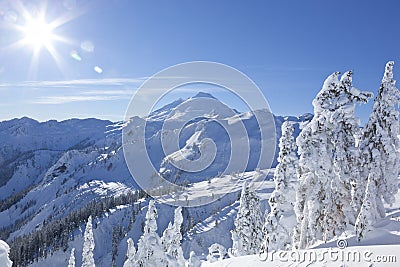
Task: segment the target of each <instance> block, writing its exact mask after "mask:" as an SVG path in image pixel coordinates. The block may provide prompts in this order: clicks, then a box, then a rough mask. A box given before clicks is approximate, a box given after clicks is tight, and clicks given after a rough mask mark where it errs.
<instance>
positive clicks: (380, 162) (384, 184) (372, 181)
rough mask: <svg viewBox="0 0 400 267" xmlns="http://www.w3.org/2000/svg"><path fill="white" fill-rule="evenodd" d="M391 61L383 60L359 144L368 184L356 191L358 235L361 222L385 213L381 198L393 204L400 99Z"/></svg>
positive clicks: (395, 188) (398, 155)
mask: <svg viewBox="0 0 400 267" xmlns="http://www.w3.org/2000/svg"><path fill="white" fill-rule="evenodd" d="M393 65H394V62H393V61H389V62H388V63H387V64H386V67H385V73H384V75H383V78H382V83H381V86H380V89H379V92H378V95H377V97H376V98H375V101H374V106H373V110H372V113H371V115H370V117H369V120H368V123H367V125H366V126H365V128H364V131H363V137H362V141H361V145H360V147H361V152H362V159H363V167H364V169H363V174H364V177H365V178H364V181H363V182H364V184H368V185H369V188H366V189H365V191H364V190H362V189H363V188H362V187H360V188H359V191H358V192H357V195H358V199H363V203H362V207H361V211H360V214H359V216H358V218H357V223H356V231H357V233H359V237H360V236H363V235H364V231H365V230H363V229H364V228H365V229H368V227H366V226H365V224H368V225H369V226H371V225H372V224H373V223H375V222H376V221H377V220H378V219H379V218H382V217H384V216H385V209H384V207H383V202H386V203H388V204H393V203H394V200H395V198H394V197H395V194H396V193H397V191H398V172H399V165H400V163H399V160H400V154H399V149H400V143H399V134H400V131H399V112H398V110H397V109H396V107H398V106H399V103H400V101H399V99H400V92H399V90H398V89H397V88H396V87H395V83H396V81H395V80H394V79H393ZM368 194H370V195H374V199H373V200H368V199H366V198H367V197H368ZM366 201H367V202H372V201H373V202H374V203H371V204H370V205H367V204H364V203H365V202H366ZM367 213H369V214H367ZM365 218H369V219H367V220H366V219H365ZM361 225H363V226H362V227H361Z"/></svg>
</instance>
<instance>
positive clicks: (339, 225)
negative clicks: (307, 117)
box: [293, 72, 350, 248]
mask: <svg viewBox="0 0 400 267" xmlns="http://www.w3.org/2000/svg"><path fill="white" fill-rule="evenodd" d="M339 74H340V73H339V72H335V73H333V74H331V75H330V76H329V77H328V78H327V79H326V80H325V82H324V85H323V87H322V89H321V91H320V92H319V93H318V94H317V96H316V98H315V99H314V100H313V106H314V117H313V119H312V120H311V121H310V123H308V124H307V125H306V126H305V127H304V128H303V129H302V131H301V133H300V135H299V136H298V138H297V140H296V142H297V145H298V153H299V155H300V160H299V186H298V190H297V193H296V204H295V212H296V217H297V225H296V228H295V232H294V237H293V243H294V247H295V248H305V247H307V246H308V245H310V244H312V243H314V242H315V241H316V240H324V241H327V240H329V239H331V238H332V237H334V236H336V235H338V234H340V233H341V231H343V230H344V229H345V227H346V214H345V213H346V212H345V210H344V209H343V206H344V205H343V203H341V200H340V199H338V198H339V197H340V196H341V195H342V194H344V195H348V194H346V193H343V190H345V189H343V183H342V182H341V181H340V179H339V176H338V173H336V172H335V171H334V170H335V166H334V159H333V158H334V155H335V154H334V152H335V142H334V140H335V136H336V134H337V132H338V126H337V123H336V122H335V121H333V120H332V116H334V115H335V113H336V112H337V110H338V109H339V107H340V106H341V103H342V102H343V99H344V97H343V93H344V89H345V88H344V87H343V86H341V83H340V82H339V79H338V77H339ZM346 101H347V100H346ZM347 190H348V191H350V188H348V189H347Z"/></svg>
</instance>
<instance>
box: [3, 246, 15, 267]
mask: <svg viewBox="0 0 400 267" xmlns="http://www.w3.org/2000/svg"><path fill="white" fill-rule="evenodd" d="M9 254H10V247H9V246H8V244H7V243H6V242H4V241H3V240H0V266H2V267H3V266H4V267H11V266H12V264H13V263H12V261H11V260H10V258H9Z"/></svg>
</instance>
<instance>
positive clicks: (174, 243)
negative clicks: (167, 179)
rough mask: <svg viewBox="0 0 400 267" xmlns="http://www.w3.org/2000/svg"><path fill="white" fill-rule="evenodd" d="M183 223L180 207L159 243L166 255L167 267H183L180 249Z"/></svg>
mask: <svg viewBox="0 0 400 267" xmlns="http://www.w3.org/2000/svg"><path fill="white" fill-rule="evenodd" d="M182 223H183V216H182V207H178V208H176V209H175V212H174V224H173V225H172V224H171V223H169V224H168V227H167V228H166V229H165V231H164V233H163V236H162V237H161V243H162V246H163V249H164V252H165V253H166V256H167V259H168V262H169V266H185V258H184V257H183V251H182V247H181V241H182V234H181V227H182Z"/></svg>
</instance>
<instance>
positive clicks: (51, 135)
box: [0, 93, 312, 266]
mask: <svg viewBox="0 0 400 267" xmlns="http://www.w3.org/2000/svg"><path fill="white" fill-rule="evenodd" d="M199 97H206V98H214V97H213V96H212V95H210V94H206V93H199V94H198V95H196V96H195V97H192V98H189V99H186V100H183V99H179V100H176V101H174V102H172V103H170V104H168V105H166V106H164V107H162V108H160V109H158V110H156V111H153V112H152V113H151V114H150V115H149V116H148V117H146V118H135V119H134V120H130V122H116V123H115V122H111V121H106V120H99V119H82V120H80V119H71V120H66V121H61V122H57V121H47V122H42V123H40V122H37V121H35V120H33V119H30V118H26V117H24V118H20V119H13V120H9V121H3V122H0V239H3V240H6V241H7V242H8V243H9V244H10V245H11V250H13V249H16V248H17V246H18V244H17V243H18V242H13V240H14V239H15V238H16V237H20V238H21V237H23V236H24V235H25V238H28V236H26V235H28V234H29V233H33V232H35V231H41V230H43V231H44V229H47V228H46V227H47V226H49V225H51V224H52V223H55V222H60V221H62V220H64V221H66V218H72V214H75V213H77V212H81V213H82V214H86V213H84V212H86V211H87V210H88V209H89V208H90V207H92V208H93V207H97V206H96V205H95V203H94V202H98V203H101V201H100V200H104V203H105V204H104V205H103V206H101V207H98V208H97V209H99V210H98V211H97V217H96V218H95V220H94V224H95V225H96V226H95V230H94V234H95V241H96V242H99V244H101V245H99V246H97V247H96V248H95V259H96V262H98V263H99V266H111V262H115V263H117V266H122V262H123V260H124V258H125V255H124V254H123V253H116V252H115V249H113V246H114V247H115V246H117V247H118V250H117V251H125V249H126V238H127V236H129V237H132V238H133V239H134V241H135V242H137V240H138V238H139V237H140V235H141V231H142V229H141V227H142V226H141V224H142V222H143V220H144V217H143V216H144V214H145V209H144V208H145V206H146V201H147V198H146V194H145V193H144V192H140V188H139V187H138V185H137V184H136V183H135V181H134V179H133V178H132V177H131V174H130V172H129V170H128V168H127V166H126V163H125V160H124V153H123V149H122V147H123V146H122V137H121V135H122V129H123V127H132V128H135V127H136V126H137V125H141V124H143V123H144V122H146V127H148V131H146V136H145V139H146V140H145V141H146V146H147V149H148V153H149V157H150V159H151V161H152V163H153V165H154V166H155V168H156V169H158V170H159V171H160V172H161V174H162V175H163V176H164V177H165V178H167V179H169V180H171V181H172V182H174V183H178V184H185V185H190V184H192V185H193V184H196V183H199V182H202V181H206V180H209V179H212V178H213V177H216V176H217V175H218V174H219V173H220V172H222V171H223V170H224V168H225V167H226V164H227V161H228V160H229V153H230V142H231V140H230V138H240V136H235V135H233V136H230V137H229V136H228V135H227V134H226V133H224V129H223V128H222V127H221V126H220V125H219V124H218V123H217V122H218V121H225V122H228V121H229V124H230V125H231V124H234V123H243V124H244V125H245V128H246V130H247V132H248V134H249V136H248V138H249V140H250V147H251V154H250V159H249V162H248V164H247V167H246V172H247V173H248V175H247V177H250V176H251V175H252V173H254V171H255V168H256V166H257V160H258V157H259V153H260V151H259V150H260V146H259V145H260V133H259V129H258V127H259V126H258V124H257V121H256V119H255V116H254V112H267V111H263V110H261V111H254V112H245V113H238V112H236V111H235V113H236V114H235V115H234V116H229V117H226V116H225V114H221V112H220V111H219V110H214V114H213V115H214V116H215V117H214V119H211V118H210V116H204V117H200V118H197V119H196V120H192V121H190V122H189V123H187V124H185V126H184V128H183V129H181V132H180V140H179V146H180V151H179V153H177V152H178V151H174V153H172V154H169V155H165V154H164V152H163V150H162V147H161V137H160V136H161V131H163V130H164V131H165V130H168V131H174V130H176V129H174V127H173V125H174V122H176V125H179V123H178V122H179V120H180V119H182V118H183V117H182V116H184V115H185V114H182V110H180V111H179V112H180V113H179V116H178V114H177V113H176V111H177V110H176V109H177V107H178V106H179V107H182V106H185V105H186V106H191V107H193V105H192V104H193V103H192V101H194V99H196V98H199ZM214 99H215V98H214ZM174 112H175V113H174ZM174 115H175V116H174ZM204 115H207V114H204ZM208 115H209V114H208ZM311 118H312V115H311V114H305V115H302V116H300V117H293V116H289V117H282V116H274V124H275V128H273V129H272V128H271V129H269V130H270V131H276V133H277V140H276V146H277V141H278V139H279V136H280V126H281V124H282V122H283V121H285V120H289V121H293V123H294V124H295V127H296V133H295V134H296V135H297V134H298V133H299V127H300V125H301V124H303V123H306V122H308V121H309V120H310V119H311ZM166 119H168V120H173V121H172V123H170V125H172V126H171V127H172V128H168V129H162V125H163V123H164V122H165V120H166ZM174 120H175V121H174ZM227 125H228V123H227ZM203 138H210V139H212V140H213V141H214V142H215V143H216V145H217V148H218V150H217V157H216V160H215V162H214V163H213V164H212V165H211V166H210V167H208V168H207V169H205V170H204V171H202V172H200V173H195V174H193V173H189V172H179V170H177V168H176V167H174V165H172V164H170V159H171V158H174V159H175V161H176V162H179V160H180V158H179V157H180V156H179V155H186V158H189V159H194V158H195V157H196V153H197V149H198V144H199V142H200V141H201V139H203ZM270 149H273V148H270ZM277 152H278V151H277V150H276V153H277ZM274 164H276V161H274V163H273V165H274ZM138 167H139V166H138ZM178 172H179V175H178ZM266 173H267V171H266ZM214 179H215V178H214ZM238 190H239V189H238ZM267 191H268V190H267ZM133 192H136V193H137V194H139V193H140V194H139V195H136V197H135V198H129V197H128V198H126V196H128V195H129V194H132V193H133ZM237 194H238V192H236V193H235V192H233V193H232V194H231V195H228V196H227V197H225V198H223V199H222V200H221V201H218V202H215V203H212V204H210V205H208V206H203V207H197V208H189V209H184V230H185V231H186V233H185V235H184V251H185V253H186V254H188V253H189V252H190V250H197V252H200V251H206V248H207V247H208V245H210V244H209V243H210V242H212V241H213V240H214V239H215V238H216V237H215V236H213V234H212V231H210V229H208V228H207V229H205V228H204V227H203V226H204V223H205V222H210V223H209V224H208V227H210V225H212V224H211V222H213V223H214V222H215V220H217V221H218V220H219V221H221V222H222V221H225V223H226V224H227V225H229V224H231V223H232V220H231V219H230V217H231V216H230V215H229V214H231V213H232V212H234V211H235V208H237V203H236V201H237ZM124 196H125V198H124ZM111 198H113V200H112V201H114V202H112V201H111V200H110V199H111ZM132 199H133V200H132ZM235 203H236V204H235ZM89 210H90V209H89ZM132 210H134V212H132ZM172 210H173V207H169V206H167V205H160V216H159V218H160V219H159V220H160V222H159V231H160V232H162V231H163V230H164V228H165V227H166V225H167V224H168V222H169V220H171V219H172V214H173V212H172ZM74 212H75V213H74ZM68 216H69V217H68ZM74 216H75V215H74ZM82 216H83V215H82ZM78 217H79V216H78ZM78 217H76V218H78ZM223 218H225V219H223ZM57 220H58V221H57ZM68 220H69V219H68ZM71 220H72V219H71ZM76 220H77V224H76V225H77V227H76V228H74V227H72V226H71V227H68V228H67V229H65V231H66V232H65V235H66V236H67V237H68V238H67V241H65V240H64V241H62V240H61V241H60V242H61V243H62V246H61V245H60V246H59V247H58V245H56V244H53V245H51V246H52V247H51V248H48V250H49V251H51V253H49V254H48V255H46V259H43V257H44V254H43V255H37V257H36V258H39V259H40V260H39V262H38V263H34V261H33V259H32V262H31V263H30V264H32V265H35V264H38V265H39V266H40V264H39V263H42V264H44V263H46V264H49V265H53V266H54V265H56V264H58V263H60V264H64V263H65V265H67V259H68V257H69V251H70V248H71V247H72V246H73V247H75V249H76V256H77V263H78V265H79V261H80V256H79V254H80V253H81V250H82V247H81V246H82V245H79V244H81V243H82V231H81V226H83V221H79V220H80V219H79V220H78V219H76ZM214 226H215V225H214ZM214 226H213V227H214ZM215 227H216V226H215ZM211 228H212V227H211ZM225 228H226V229H227V230H226V231H228V230H229V229H230V228H229V227H225ZM116 229H119V230H120V231H122V232H123V233H124V234H123V235H116V236H113V232H114V231H116ZM46 231H48V230H46ZM126 234H127V235H126ZM222 234H223V231H222ZM220 235H221V234H220ZM226 235H227V237H228V238H223V239H222V241H221V240H220V241H219V242H222V243H224V242H225V243H226V244H225V245H229V242H230V235H229V232H226ZM22 240H24V239H22ZM111 240H112V241H113V242H111ZM26 242H28V241H27V240H26ZM63 242H64V243H63ZM61 243H60V244H61ZM13 244H14V245H13ZM45 244H46V243H45ZM13 246H14V247H13ZM47 246H49V245H48V243H47ZM185 247H186V248H185ZM36 254H37V253H36ZM36 254H35V253H33V255H36ZM186 256H187V255H186ZM34 258H35V257H34ZM43 260H44V261H43ZM29 262H30V261H27V263H29Z"/></svg>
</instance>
